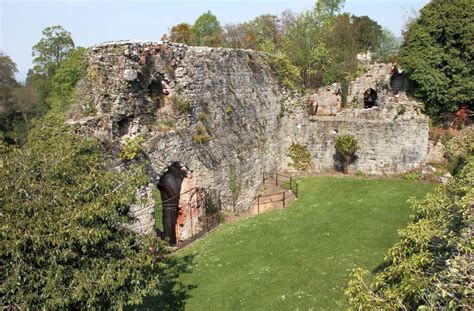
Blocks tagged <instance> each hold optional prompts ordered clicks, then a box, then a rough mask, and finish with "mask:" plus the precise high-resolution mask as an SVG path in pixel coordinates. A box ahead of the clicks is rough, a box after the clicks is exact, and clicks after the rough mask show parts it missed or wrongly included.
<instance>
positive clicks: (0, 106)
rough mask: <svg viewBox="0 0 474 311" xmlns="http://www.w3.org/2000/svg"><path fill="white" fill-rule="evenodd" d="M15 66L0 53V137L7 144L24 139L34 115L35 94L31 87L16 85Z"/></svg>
mask: <svg viewBox="0 0 474 311" xmlns="http://www.w3.org/2000/svg"><path fill="white" fill-rule="evenodd" d="M16 71H17V69H16V64H15V63H14V62H13V61H12V60H11V59H10V57H9V56H7V55H5V54H3V53H1V52H0V135H1V136H2V137H3V138H2V139H3V140H4V142H6V143H8V144H21V143H23V141H24V140H25V139H26V136H27V133H28V127H29V120H30V118H31V117H32V116H34V115H35V114H36V111H37V105H36V102H37V100H36V93H35V92H34V90H33V89H32V88H31V87H28V86H23V85H20V84H17V82H16V80H15V77H14V73H15V72H16Z"/></svg>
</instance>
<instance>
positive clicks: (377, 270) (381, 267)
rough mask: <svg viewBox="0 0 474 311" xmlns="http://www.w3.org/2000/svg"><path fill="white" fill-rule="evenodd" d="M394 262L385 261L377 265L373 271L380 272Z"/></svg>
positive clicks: (374, 272) (373, 272)
mask: <svg viewBox="0 0 474 311" xmlns="http://www.w3.org/2000/svg"><path fill="white" fill-rule="evenodd" d="M391 264H392V262H390V261H383V262H381V263H380V264H379V265H378V266H377V267H375V268H374V269H373V270H372V271H371V272H372V274H378V273H380V272H382V271H383V270H385V268H387V267H389V266H390V265H391Z"/></svg>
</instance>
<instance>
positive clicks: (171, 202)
mask: <svg viewBox="0 0 474 311" xmlns="http://www.w3.org/2000/svg"><path fill="white" fill-rule="evenodd" d="M185 177H186V172H185V170H184V169H183V166H182V165H181V164H179V163H178V162H175V163H173V164H171V165H170V166H169V167H168V170H167V171H166V172H165V173H164V174H163V176H161V178H160V182H159V183H158V190H159V191H160V195H161V205H162V207H163V232H162V237H163V238H164V239H167V240H168V242H169V243H170V244H172V245H174V244H176V242H177V241H176V224H177V219H178V213H179V199H180V198H179V194H180V193H181V184H182V183H183V179H184V178H185Z"/></svg>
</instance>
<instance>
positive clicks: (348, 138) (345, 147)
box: [336, 134, 358, 174]
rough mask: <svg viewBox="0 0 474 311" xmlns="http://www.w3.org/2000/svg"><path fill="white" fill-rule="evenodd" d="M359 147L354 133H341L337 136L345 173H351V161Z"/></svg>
mask: <svg viewBox="0 0 474 311" xmlns="http://www.w3.org/2000/svg"><path fill="white" fill-rule="evenodd" d="M357 148H358V146H357V139H356V138H355V137H354V136H352V135H349V134H346V135H340V136H338V137H337V138H336V152H337V153H338V154H340V155H341V157H342V161H343V163H342V164H343V172H344V174H348V173H349V163H350V160H351V157H352V156H354V154H355V152H356V151H357Z"/></svg>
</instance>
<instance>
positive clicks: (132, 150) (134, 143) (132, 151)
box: [120, 136, 145, 161]
mask: <svg viewBox="0 0 474 311" xmlns="http://www.w3.org/2000/svg"><path fill="white" fill-rule="evenodd" d="M144 141H145V140H144V139H143V137H141V136H135V137H133V138H129V139H127V140H126V141H125V144H124V145H123V147H122V150H121V151H120V158H121V159H122V160H127V161H130V160H133V159H135V158H136V157H137V156H138V155H139V154H140V152H141V151H142V144H143V142H144Z"/></svg>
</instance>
